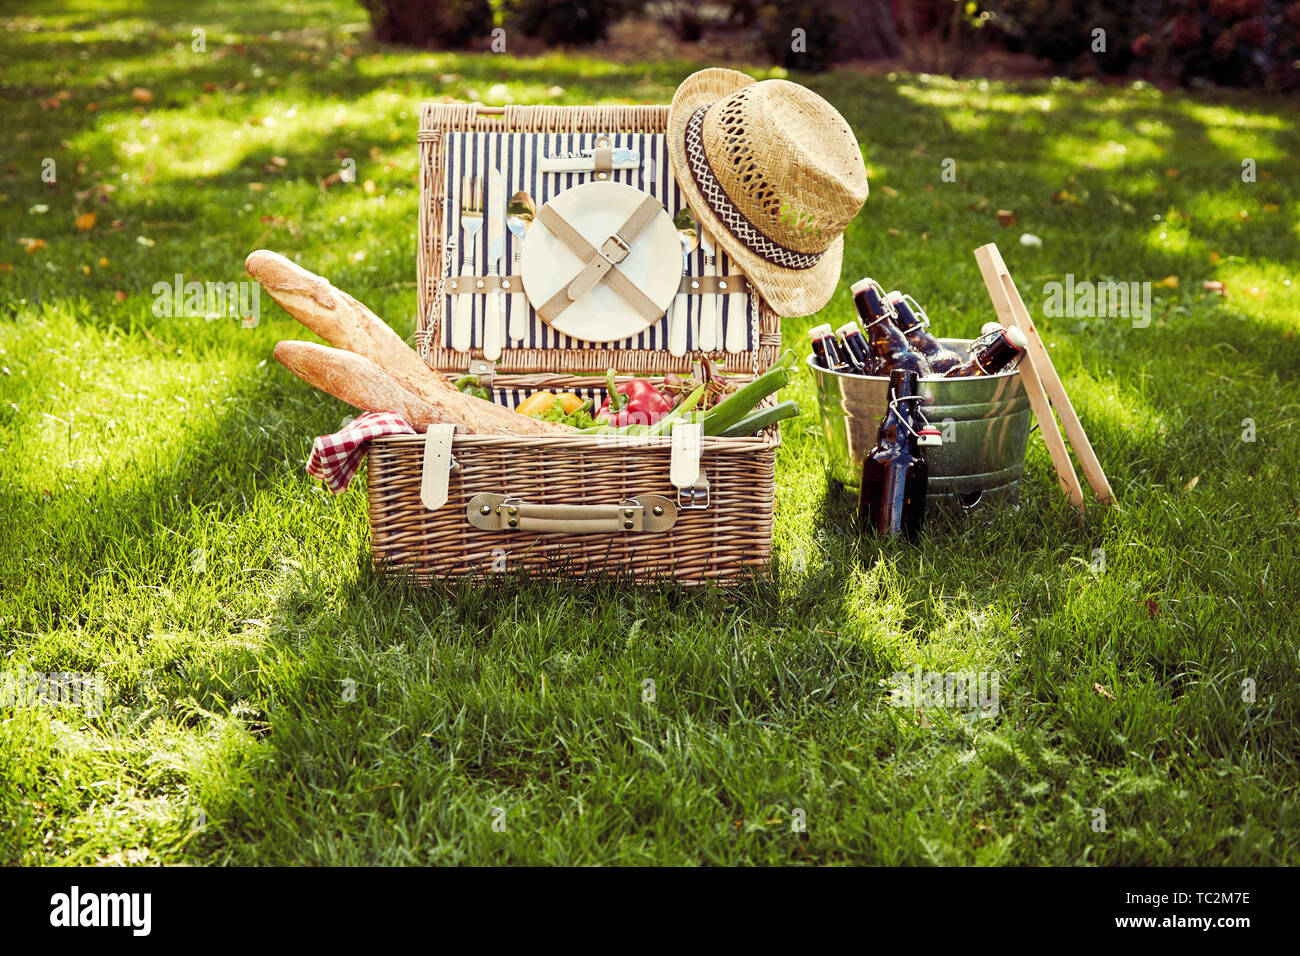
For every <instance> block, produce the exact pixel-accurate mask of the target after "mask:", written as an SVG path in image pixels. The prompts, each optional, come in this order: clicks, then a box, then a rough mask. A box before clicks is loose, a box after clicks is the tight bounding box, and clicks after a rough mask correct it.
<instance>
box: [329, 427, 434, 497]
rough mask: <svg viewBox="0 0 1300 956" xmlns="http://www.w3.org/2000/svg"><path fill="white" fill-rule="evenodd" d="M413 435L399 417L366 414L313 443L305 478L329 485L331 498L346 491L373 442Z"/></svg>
mask: <svg viewBox="0 0 1300 956" xmlns="http://www.w3.org/2000/svg"><path fill="white" fill-rule="evenodd" d="M414 434H416V431H415V429H414V428H412V427H411V426H410V424H408V423H407V421H406V419H405V418H403V417H402V416H401V415H394V414H393V413H392V412H366V413H364V414H362V415H358V416H357V417H356V418H354V419H352V421H350V422H348V424H347V425H345V426H344V427H343V429H342V431H337V432H335V433H334V434H333V435H321V436H320V437H319V438H317V439H316V441H315V442H313V443H312V446H311V457H310V458H308V459H307V474H309V475H312V476H313V477H315V478H319V479H320V480H321V481H323V482H325V484H327V485H329V489H330V491H332V492H334V494H336V495H337V494H338V493H339V492H341V491H343V490H345V489H346V488H347V486H348V484H349V483H350V482H351V481H352V476H353V475H355V474H356V473H357V469H358V468H360V467H361V459H363V458H365V457H366V448H367V446H368V445H369V444H370V439H372V438H382V437H383V436H384V435H414Z"/></svg>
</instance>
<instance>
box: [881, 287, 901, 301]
mask: <svg viewBox="0 0 1300 956" xmlns="http://www.w3.org/2000/svg"><path fill="white" fill-rule="evenodd" d="M885 299H886V301H888V302H902V301H903V293H901V292H899V291H898V290H897V289H895V290H894V291H893V292H887V293H885Z"/></svg>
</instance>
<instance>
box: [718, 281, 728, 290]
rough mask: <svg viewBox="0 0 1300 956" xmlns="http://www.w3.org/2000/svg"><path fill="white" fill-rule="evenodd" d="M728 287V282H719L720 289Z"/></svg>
mask: <svg viewBox="0 0 1300 956" xmlns="http://www.w3.org/2000/svg"><path fill="white" fill-rule="evenodd" d="M726 287H727V283H725V282H719V283H718V288H719V289H725V288H726Z"/></svg>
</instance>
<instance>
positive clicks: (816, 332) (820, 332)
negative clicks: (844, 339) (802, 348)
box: [808, 322, 835, 339]
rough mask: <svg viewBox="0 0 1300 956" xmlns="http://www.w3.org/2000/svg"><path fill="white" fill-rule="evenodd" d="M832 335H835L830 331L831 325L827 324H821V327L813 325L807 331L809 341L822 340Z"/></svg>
mask: <svg viewBox="0 0 1300 956" xmlns="http://www.w3.org/2000/svg"><path fill="white" fill-rule="evenodd" d="M834 334H835V333H834V332H833V331H832V330H831V324H830V323H829V322H823V323H822V324H821V325H814V326H813V327H812V328H811V329H809V330H808V338H810V339H824V338H826V336H828V335H834Z"/></svg>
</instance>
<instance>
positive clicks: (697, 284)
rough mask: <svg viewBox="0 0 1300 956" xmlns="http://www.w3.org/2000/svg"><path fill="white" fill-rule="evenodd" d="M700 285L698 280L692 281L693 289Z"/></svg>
mask: <svg viewBox="0 0 1300 956" xmlns="http://www.w3.org/2000/svg"><path fill="white" fill-rule="evenodd" d="M699 287H700V284H699V283H698V282H692V283H691V288H692V289H698V288H699Z"/></svg>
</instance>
